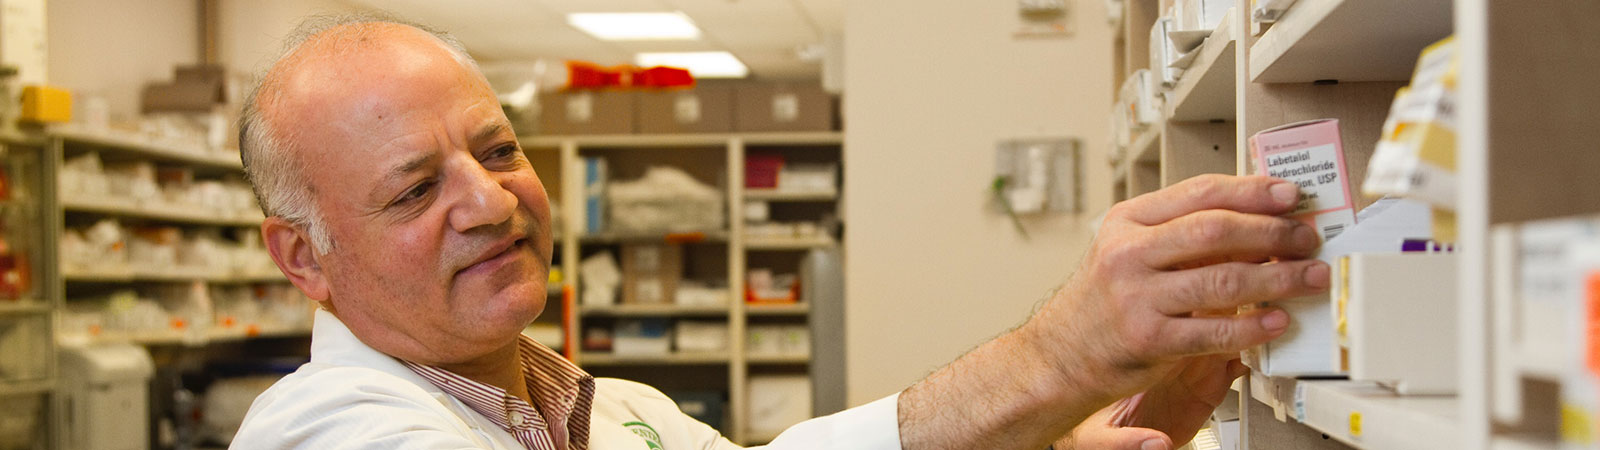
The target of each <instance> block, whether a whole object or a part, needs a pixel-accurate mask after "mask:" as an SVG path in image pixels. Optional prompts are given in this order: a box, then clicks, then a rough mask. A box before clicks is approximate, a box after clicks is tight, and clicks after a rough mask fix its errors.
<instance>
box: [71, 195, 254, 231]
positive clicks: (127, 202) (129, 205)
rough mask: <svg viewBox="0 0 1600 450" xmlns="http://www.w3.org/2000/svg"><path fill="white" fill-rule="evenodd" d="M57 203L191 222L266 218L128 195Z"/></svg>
mask: <svg viewBox="0 0 1600 450" xmlns="http://www.w3.org/2000/svg"><path fill="white" fill-rule="evenodd" d="M61 207H62V208H63V209H65V210H66V211H69V212H83V213H96V214H105V215H111V216H120V217H132V218H140V219H153V220H160V221H168V222H177V223H183V224H193V225H217V226H238V227H253V226H258V225H261V221H262V220H265V219H266V218H265V217H264V216H262V215H261V214H260V213H254V214H249V215H234V214H226V215H225V214H219V213H216V212H209V211H202V210H196V209H195V208H193V207H189V206H182V205H169V204H159V203H154V204H138V203H136V201H134V200H132V199H119V198H110V197H101V198H91V197H65V198H62V199H61Z"/></svg>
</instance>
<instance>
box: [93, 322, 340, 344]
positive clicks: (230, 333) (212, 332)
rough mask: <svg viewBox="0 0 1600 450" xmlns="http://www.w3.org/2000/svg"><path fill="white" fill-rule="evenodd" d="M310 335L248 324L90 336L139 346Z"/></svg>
mask: <svg viewBox="0 0 1600 450" xmlns="http://www.w3.org/2000/svg"><path fill="white" fill-rule="evenodd" d="M307 336H311V330H309V329H294V328H281V329H280V328H258V329H254V330H252V329H251V328H250V327H247V326H233V327H212V328H211V329H208V330H206V331H205V332H204V333H201V334H192V333H190V332H187V331H182V330H163V331H144V332H137V333H118V332H106V333H101V334H100V335H97V336H93V337H90V338H89V340H90V341H91V342H94V343H112V342H116V343H122V342H126V343H131V344H136V345H154V346H171V345H182V346H190V347H201V346H205V345H210V344H214V343H224V342H238V341H245V340H251V339H277V338H295V337H307Z"/></svg>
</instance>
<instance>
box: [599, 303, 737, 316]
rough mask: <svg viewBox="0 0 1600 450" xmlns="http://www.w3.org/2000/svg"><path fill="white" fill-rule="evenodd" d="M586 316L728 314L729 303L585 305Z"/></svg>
mask: <svg viewBox="0 0 1600 450" xmlns="http://www.w3.org/2000/svg"><path fill="white" fill-rule="evenodd" d="M582 311H583V315H584V316H596V317H602V316H603V317H654V316H665V317H674V316H701V317H705V316H726V315H728V306H727V305H716V306H691V305H674V304H662V305H616V306H584V307H583V309H582Z"/></svg>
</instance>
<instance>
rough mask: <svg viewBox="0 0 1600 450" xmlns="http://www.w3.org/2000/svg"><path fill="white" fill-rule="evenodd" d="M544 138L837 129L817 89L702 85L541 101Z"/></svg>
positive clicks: (830, 103)
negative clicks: (691, 87)
mask: <svg viewBox="0 0 1600 450" xmlns="http://www.w3.org/2000/svg"><path fill="white" fill-rule="evenodd" d="M539 105H540V111H541V113H540V117H539V130H540V133H541V134H546V135H591V134H680V133H728V132H753V133H760V132H795V131H830V130H837V129H838V121H837V116H838V115H837V114H836V112H835V108H836V105H835V103H834V99H833V97H832V96H831V95H829V94H828V93H827V92H824V91H823V90H822V86H821V85H819V84H816V83H701V84H700V85H699V86H697V87H695V88H693V89H682V90H678V89H671V90H648V91H627V90H599V91H590V90H572V91H563V92H552V93H547V94H544V95H543V96H542V97H541V98H540V99H539Z"/></svg>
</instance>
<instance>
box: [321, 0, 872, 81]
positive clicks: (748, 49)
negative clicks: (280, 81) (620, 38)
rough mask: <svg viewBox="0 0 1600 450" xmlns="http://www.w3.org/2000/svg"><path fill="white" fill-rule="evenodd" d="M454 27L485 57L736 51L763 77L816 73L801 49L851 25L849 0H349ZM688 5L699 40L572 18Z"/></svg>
mask: <svg viewBox="0 0 1600 450" xmlns="http://www.w3.org/2000/svg"><path fill="white" fill-rule="evenodd" d="M348 1H349V2H351V3H354V4H356V5H359V6H364V7H369V8H377V9H382V10H386V11H389V12H392V13H395V14H399V15H401V16H403V17H406V18H409V19H412V20H416V21H419V22H423V23H426V24H429V25H432V26H435V27H438V28H441V29H444V30H446V31H449V32H450V33H451V34H454V35H455V36H456V37H457V38H459V39H461V42H462V43H463V44H465V45H466V46H467V50H468V51H469V52H471V53H472V54H473V56H474V57H475V58H478V59H479V60H480V61H483V62H498V61H526V60H534V59H553V60H583V61H591V62H595V63H599V64H604V65H613V64H626V63H630V62H632V60H633V54H634V53H640V52H661V51H714V50H725V51H728V52H732V53H733V54H734V56H737V57H738V58H739V59H740V60H741V61H744V63H745V65H746V66H749V67H750V74H751V76H752V77H757V78H771V79H815V78H818V77H819V76H820V74H821V63H820V62H819V61H815V60H813V61H803V60H801V58H800V56H799V55H798V49H800V48H801V47H803V46H808V45H814V44H822V42H823V37H824V36H828V35H837V34H839V33H841V32H842V31H843V28H844V1H845V0H457V1H443V2H442V1H438V0H348ZM661 11H668V12H670V11H681V12H683V13H684V14H686V15H688V16H689V17H690V18H691V19H693V20H694V22H695V24H696V25H697V26H699V27H700V31H701V38H700V40H698V41H632V42H614V41H613V42H607V41H601V40H598V39H595V38H593V37H590V36H589V35H587V34H584V33H583V32H581V31H578V29H576V28H573V27H572V26H570V25H567V19H566V14H567V13H573V12H661Z"/></svg>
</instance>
